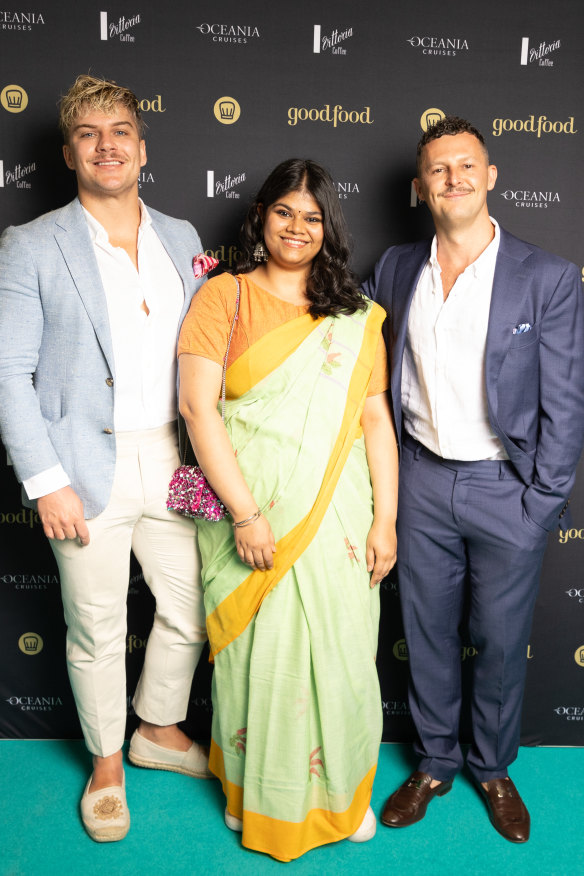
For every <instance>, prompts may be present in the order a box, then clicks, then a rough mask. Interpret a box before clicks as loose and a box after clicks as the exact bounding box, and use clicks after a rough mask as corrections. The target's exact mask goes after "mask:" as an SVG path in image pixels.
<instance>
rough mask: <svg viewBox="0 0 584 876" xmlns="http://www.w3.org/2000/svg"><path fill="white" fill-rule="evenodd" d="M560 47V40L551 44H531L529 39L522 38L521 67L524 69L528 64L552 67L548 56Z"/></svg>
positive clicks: (543, 42)
mask: <svg viewBox="0 0 584 876" xmlns="http://www.w3.org/2000/svg"><path fill="white" fill-rule="evenodd" d="M561 46H562V42H561V40H553V41H552V42H551V43H546V42H545V40H541V42H539V43H538V42H537V41H536V42H535V43H533V42H531V43H530V40H529V37H523V38H522V40H521V66H523V67H526V66H527V65H528V64H537V66H538V67H553V66H554V62H553V60H552V58H550V55H551V54H552V53H553V52H557V51H558V49H560V48H561Z"/></svg>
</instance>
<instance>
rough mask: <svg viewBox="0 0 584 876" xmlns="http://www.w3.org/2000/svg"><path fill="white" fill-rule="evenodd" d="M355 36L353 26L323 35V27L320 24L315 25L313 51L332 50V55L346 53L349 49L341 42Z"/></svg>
mask: <svg viewBox="0 0 584 876" xmlns="http://www.w3.org/2000/svg"><path fill="white" fill-rule="evenodd" d="M352 36H353V28H352V27H347V28H345V30H336V29H335V30H333V31H331V33H330V34H325V35H324V36H323V35H322V27H321V25H320V24H315V25H314V37H313V44H312V51H313V52H314V53H315V54H319V53H320V52H328V51H330V53H331V55H346V54H347V50H346V48H345V47H344V46H341V45H340V43H344V42H345V41H346V40H348V39H351V37H352Z"/></svg>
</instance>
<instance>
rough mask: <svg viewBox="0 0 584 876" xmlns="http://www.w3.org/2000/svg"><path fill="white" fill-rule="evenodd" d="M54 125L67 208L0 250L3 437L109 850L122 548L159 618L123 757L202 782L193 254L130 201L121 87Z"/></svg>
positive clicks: (120, 777)
mask: <svg viewBox="0 0 584 876" xmlns="http://www.w3.org/2000/svg"><path fill="white" fill-rule="evenodd" d="M60 125H61V130H62V133H63V136H64V140H65V144H64V146H63V153H64V157H65V161H66V163H67V166H68V167H69V168H70V169H71V170H74V171H75V173H76V176H77V188H78V197H77V198H75V200H74V201H72V202H71V203H70V204H67V205H66V206H65V207H62V208H60V209H58V210H55V211H53V212H52V213H47V214H45V215H44V216H41V217H39V218H38V219H35V220H34V221H33V222H30V223H28V224H27V225H23V226H20V227H17V228H8V229H7V230H6V231H5V232H4V234H3V235H2V238H1V239H0V278H1V279H0V429H1V430H2V440H3V442H4V444H5V445H6V448H7V450H8V452H9V454H10V458H11V460H12V464H13V466H14V469H15V472H16V475H17V477H18V479H19V481H20V482H21V483H22V486H23V501H24V502H25V503H26V504H28V505H30V506H32V507H36V508H37V510H38V515H39V517H40V520H41V522H42V525H43V529H44V532H45V534H46V535H47V536H48V538H49V539H50V543H51V547H52V549H53V552H54V554H55V557H56V559H57V563H58V566H59V575H60V581H61V592H62V597H63V605H64V610H65V619H66V622H67V628H68V629H67V663H68V669H69V677H70V680H71V686H72V688H73V693H74V696H75V702H76V705H77V710H78V713H79V719H80V721H81V726H82V729H83V734H84V737H85V741H86V744H87V747H88V749H89V751H90V752H91V753H92V754H93V773H92V776H91V777H90V779H89V781H88V782H87V787H86V789H85V792H84V794H83V797H82V800H81V816H82V820H83V824H84V826H85V829H86V830H87V832H88V834H89V835H90V836H91V837H92V839H94V840H96V841H97V842H112V841H116V840H120V839H122V838H123V837H124V836H125V835H126V833H127V832H128V829H129V827H130V815H129V811H128V806H127V801H126V796H125V781H124V770H123V762H122V744H123V741H124V733H125V728H126V713H127V705H126V672H125V652H126V597H127V590H128V573H129V564H130V551H131V550H133V551H134V553H135V554H136V556H137V558H138V560H139V561H140V563H141V565H142V570H143V573H144V579H145V581H146V582H147V584H148V586H149V587H150V589H151V591H152V593H153V595H154V596H155V598H156V611H155V615H154V623H153V626H152V630H151V632H150V636H149V639H148V645H147V648H146V655H145V660H144V669H143V671H142V675H141V677H140V681H139V683H138V688H137V691H136V696H135V697H134V708H135V710H136V713H137V714H138V715H139V716H140V719H141V722H140V726H139V728H138V730H137V731H136V732H135V733H134V736H133V737H132V741H131V743H130V750H129V758H130V760H131V761H132V762H133V763H136V764H139V765H140V766H144V767H150V768H155V769H164V770H171V771H175V772H179V773H184V774H187V775H191V776H196V777H200V778H209V777H211V773H210V772H209V770H208V766H207V752H206V751H205V750H204V749H202V748H201V747H200V746H198V745H197V744H196V743H194V742H191V740H190V739H189V738H188V737H187V736H186V735H185V733H184V732H183V731H182V730H181V729H180V728H179V727H178V726H177V722H180V721H182V720H184V718H185V717H186V712H187V706H188V700H189V695H190V687H191V681H192V678H193V673H194V670H195V667H196V665H197V661H198V659H199V656H200V654H201V651H202V649H203V645H204V642H205V640H206V631H205V613H204V607H203V599H202V587H201V584H200V580H199V561H198V553H197V546H196V536H195V527H194V524H193V521H192V520H187V519H186V518H184V517H180V516H179V515H177V514H174V513H172V512H169V511H168V510H167V508H166V497H167V494H168V484H169V480H170V478H171V476H172V473H173V471H174V469H175V468H176V467H177V465H178V464H179V458H180V457H179V452H178V429H177V366H176V341H177V337H178V331H179V328H180V324H181V322H182V320H183V318H184V316H185V314H186V312H187V310H188V308H189V304H190V301H191V299H192V296H193V294H194V293H195V292H196V290H197V288H198V286H199V285H200V282H201V281H198V280H195V277H194V275H193V270H192V260H193V257H194V256H195V255H196V254H198V253H200V251H201V248H202V247H201V242H200V240H199V237H198V235H197V233H196V231H195V229H194V228H193V227H192V225H191V224H190V223H189V222H186V221H183V220H178V219H172V218H170V217H169V216H164V215H163V214H162V213H158V212H157V211H156V210H149V209H147V208H146V205H145V204H144V203H143V202H142V201H141V200H140V199H139V197H138V178H139V174H140V170H141V168H142V166H143V165H144V164H145V163H146V145H145V142H144V138H143V137H144V126H143V122H142V120H141V117H140V108H139V105H138V100H137V98H136V96H135V95H134V94H133V93H132V92H131V91H130V90H129V89H127V88H123V87H121V86H118V85H117V84H116V83H115V82H111V81H108V80H102V79H97V78H95V77H93V76H79V77H78V79H77V81H76V82H75V83H74V85H73V86H72V88H71V89H70V90H69V92H68V93H67V94H66V95H65V97H64V98H63V100H62V101H61V113H60Z"/></svg>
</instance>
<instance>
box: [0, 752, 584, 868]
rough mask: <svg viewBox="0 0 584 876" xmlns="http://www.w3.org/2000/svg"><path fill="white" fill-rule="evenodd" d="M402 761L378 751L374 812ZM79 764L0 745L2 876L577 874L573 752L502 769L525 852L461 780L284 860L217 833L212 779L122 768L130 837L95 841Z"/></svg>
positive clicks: (582, 858) (582, 842) (525, 758)
mask: <svg viewBox="0 0 584 876" xmlns="http://www.w3.org/2000/svg"><path fill="white" fill-rule="evenodd" d="M410 757H411V755H410V751H409V746H405V745H383V746H382V748H381V756H380V761H379V769H378V773H377V778H376V780H375V787H374V791H373V807H374V809H375V810H376V812H377V813H379V812H380V810H381V808H382V806H383V802H384V800H385V798H386V797H387V795H388V794H389V793H390V792H391V791H393V790H394V788H395V786H396V785H398V784H399V783H400V782H401V781H402V780H403V779H404V778H405V776H406V775H407V773H408V771H409V770H410V768H411V761H410ZM88 767H89V759H88V757H87V755H86V753H85V749H84V746H83V743H81V742H67V741H64V742H36V741H28V740H27V741H20V740H19V741H12V740H2V741H0V776H1V779H0V783H1V785H0V799H1V800H2V806H1V815H0V874H1V876H45V874H51V876H52V874H65V876H94V874H107V876H155V874H156V876H164V874H173V876H191V874H192V876H195V874H201V876H215V874H237V876H245V874H254V876H255V874H258V876H263V874H275V873H282V872H284V870H285V871H286V872H287V873H292V874H295V876H296V874H298V876H300V874H302V876H304V874H318V876H328V874H331V876H345V874H368V876H369V874H381V873H383V874H388V876H392V874H399V876H410V874H411V876H438V874H440V876H442V874H445V876H458V874H460V876H490V874H493V876H494V874H497V876H505V874H513V876H524V874H525V876H527V874H529V876H582V874H584V850H583V846H584V834H583V825H584V749H578V748H571V749H568V748H522V749H521V751H520V754H519V758H518V760H517V762H516V763H515V764H514V765H513V767H512V770H511V772H512V776H513V779H514V780H515V783H516V784H517V786H518V787H519V789H520V791H521V793H522V795H523V798H524V800H525V802H526V803H527V806H528V808H529V810H530V812H531V818H532V835H531V839H530V841H529V842H528V843H526V844H525V845H513V844H512V843H509V842H507V841H506V840H504V839H503V838H502V837H501V836H499V834H498V833H496V831H495V830H494V829H493V827H492V826H491V824H490V822H489V820H488V818H487V815H486V812H485V808H484V804H483V802H482V799H481V798H480V796H479V795H478V794H477V792H476V790H475V789H474V787H473V785H472V784H471V783H470V781H469V780H468V778H467V777H466V776H464V775H463V776H461V777H459V778H458V779H457V781H456V782H455V784H454V787H453V789H452V791H451V792H450V793H449V794H447V795H446V796H445V797H443V798H437V799H435V800H434V801H433V802H432V804H431V805H430V807H429V809H428V813H427V815H426V818H425V819H424V820H423V821H421V822H419V823H418V824H416V825H413V826H412V827H409V828H405V829H402V830H391V829H389V828H385V827H383V826H381V825H379V826H378V830H377V835H376V836H375V837H374V839H373V840H371V841H370V842H368V843H363V844H362V845H357V844H355V843H350V842H348V841H343V842H341V843H335V844H333V845H329V846H324V847H321V848H319V849H314V850H313V851H311V852H308V853H307V854H306V855H304V856H303V857H302V858H299V859H298V860H297V861H293V862H291V863H289V864H282V863H279V862H277V861H274V860H272V859H271V858H269V857H267V856H265V855H262V854H258V853H255V852H250V851H248V850H246V849H244V848H242V847H241V845H240V841H239V836H238V835H237V834H234V833H232V832H231V831H229V830H227V828H226V827H225V826H224V823H223V805H224V804H223V796H222V793H221V788H220V785H219V783H218V782H216V781H197V780H196V779H190V778H188V777H185V776H180V775H176V774H173V773H165V772H154V771H152V770H141V769H137V768H136V767H133V766H131V765H128V766H127V768H126V784H127V797H128V804H129V806H130V811H131V817H132V828H131V830H130V833H129V834H128V836H127V837H126V838H125V839H124V840H123V841H122V842H119V843H107V844H97V843H94V842H92V841H91V840H90V839H89V838H88V837H87V836H86V834H85V832H84V830H83V827H82V825H81V822H80V820H79V816H78V810H77V801H78V798H79V797H80V795H81V793H82V792H83V788H84V786H85V782H86V780H87V771H88Z"/></svg>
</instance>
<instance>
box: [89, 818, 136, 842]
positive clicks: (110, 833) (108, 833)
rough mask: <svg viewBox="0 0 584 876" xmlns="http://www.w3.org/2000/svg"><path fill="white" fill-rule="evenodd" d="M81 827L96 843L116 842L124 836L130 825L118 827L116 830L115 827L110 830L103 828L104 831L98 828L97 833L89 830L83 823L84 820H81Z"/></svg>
mask: <svg viewBox="0 0 584 876" xmlns="http://www.w3.org/2000/svg"><path fill="white" fill-rule="evenodd" d="M83 827H84V828H85V831H86V833H87V835H88V836H89V837H91V839H92V840H93V841H94V842H96V843H116V842H119V840H123V839H124V837H125V836H126V834H127V833H128V831H129V830H130V826H129V825H128V827H121V828H118V829H117V830H116V829H115V828H112V829H111V830H108V829H107V828H104V832H102V831H101V830H100V831H99V833H97V832H96V831H94V830H91V829H90V828H89V827H88V826H87V825H86V824H85V822H83Z"/></svg>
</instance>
